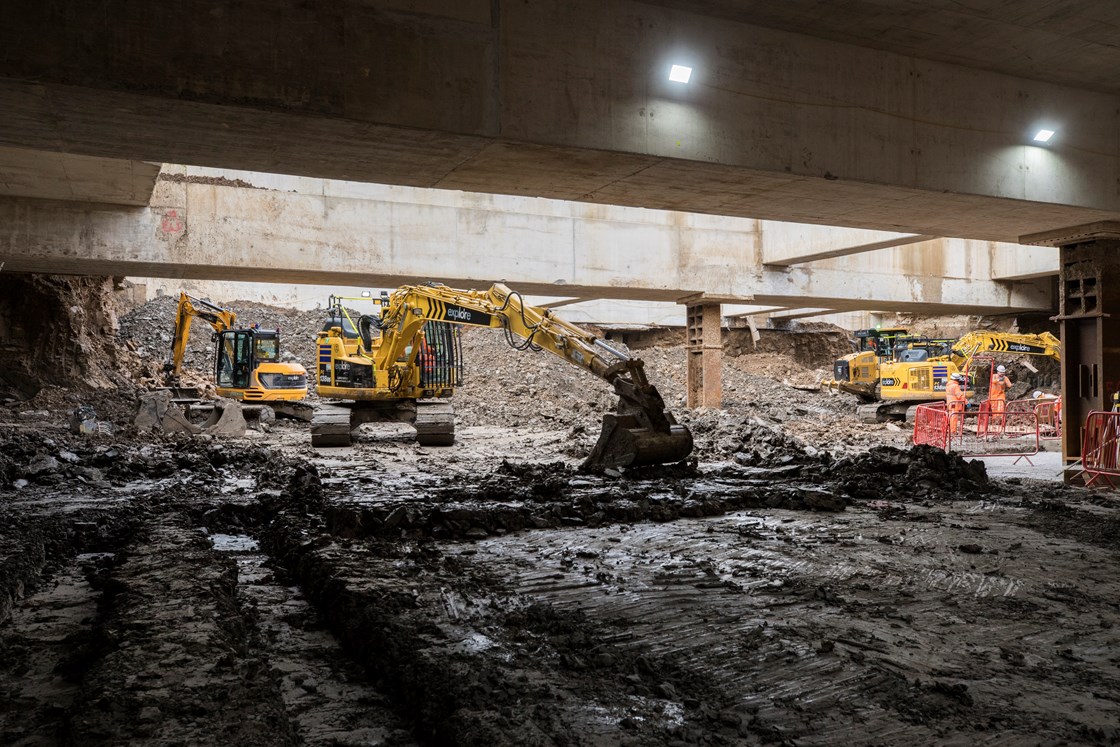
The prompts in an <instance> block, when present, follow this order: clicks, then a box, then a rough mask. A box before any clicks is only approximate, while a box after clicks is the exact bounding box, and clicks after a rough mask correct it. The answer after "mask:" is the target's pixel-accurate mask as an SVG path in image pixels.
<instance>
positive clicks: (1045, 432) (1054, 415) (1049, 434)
mask: <svg viewBox="0 0 1120 747" xmlns="http://www.w3.org/2000/svg"><path fill="white" fill-rule="evenodd" d="M1031 401H1036V400H1031ZM1034 411H1035V414H1036V415H1038V436H1039V438H1041V439H1042V440H1043V441H1058V440H1060V439H1061V438H1062V411H1061V410H1059V409H1058V401H1057V400H1055V399H1047V400H1043V401H1042V402H1039V403H1038V404H1036V405H1035V406H1034Z"/></svg>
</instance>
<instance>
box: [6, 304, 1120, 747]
mask: <svg viewBox="0 0 1120 747" xmlns="http://www.w3.org/2000/svg"><path fill="white" fill-rule="evenodd" d="M44 287H45V286H44ZM94 290H96V289H94ZM78 291H82V292H85V291H83V290H82V289H81V288H77V289H76V290H74V291H73V292H78ZM68 292H70V291H68ZM173 306H174V304H173V303H170V305H169V301H168V300H167V299H164V300H157V301H156V302H153V303H152V304H148V305H145V306H143V307H140V308H139V309H133V310H132V311H128V312H122V313H121V316H120V319H121V322H120V338H119V342H118V344H117V345H116V353H115V355H116V356H117V358H116V359H114V360H113V361H111V364H112V365H108V364H106V365H103V366H101V367H100V368H98V370H97V373H98V376H97V377H96V381H92V382H89V383H90V384H91V386H82V387H76V386H66V382H67V381H72V379H67V378H66V376H63V377H62V378H60V379H58V380H53V379H52V380H47V381H39V380H34V381H28V380H27V374H26V373H25V372H23V369H20V368H19V367H18V366H20V365H24V362H20V361H21V360H22V359H19V356H18V355H16V356H15V357H14V358H13V359H12V360H13V361H16V363H18V365H16V366H12V365H9V366H8V368H7V369H5V370H7V371H9V372H11V375H10V377H9V378H8V379H7V381H8V383H9V385H10V386H9V390H8V391H9V395H7V396H8V399H7V401H3V399H4V398H3V396H0V744H3V745H23V746H30V745H36V746H39V745H262V746H264V745H299V744H307V745H486V746H487V747H500V746H504V745H620V744H623V745H690V744H708V745H751V744H783V745H795V744H796V745H832V744H836V743H849V744H855V745H906V747H909V745H912V744H946V745H950V744H951V745H971V744H1008V745H1019V744H1046V745H1049V744H1115V743H1117V742H1118V741H1120V728H1118V727H1117V724H1118V723H1120V705H1118V704H1120V645H1118V642H1120V641H1118V638H1120V633H1118V632H1117V631H1118V628H1117V623H1118V622H1120V609H1118V602H1117V599H1118V598H1120V596H1118V591H1120V588H1118V587H1120V582H1118V581H1117V580H1116V578H1115V576H1116V574H1115V569H1116V567H1117V563H1118V561H1120V539H1118V538H1120V512H1118V510H1117V508H1116V504H1115V501H1114V499H1113V497H1112V494H1110V493H1098V492H1092V491H1087V490H1084V489H1078V488H1067V487H1064V486H1062V485H1061V484H1057V483H1053V482H1041V481H1033V480H1030V479H1016V480H1007V481H1000V480H995V479H990V478H989V477H988V475H987V474H986V473H985V471H984V468H983V466H982V465H979V464H973V463H969V462H966V461H963V460H961V459H959V458H956V457H949V456H946V455H945V454H942V453H939V452H935V451H930V450H925V449H918V450H910V449H908V448H906V444H907V440H908V433H907V432H906V431H905V430H904V429H902V428H900V427H898V426H893V425H886V424H884V425H877V426H863V425H861V424H859V423H858V422H857V421H856V418H855V417H854V412H853V408H854V404H855V403H854V401H853V400H852V399H851V398H849V397H846V396H839V397H837V396H829V395H827V394H823V393H821V392H819V391H815V390H813V387H812V384H813V383H814V382H815V379H816V378H817V377H819V376H820V375H821V374H823V372H824V371H826V370H827V366H828V363H829V361H830V360H831V358H832V357H834V356H835V355H837V354H838V353H841V352H843V351H844V346H845V345H846V344H847V343H846V342H844V340H843V336H842V335H837V333H836V331H835V330H827V329H821V330H812V329H811V330H810V334H796V333H790V332H785V331H768V332H767V333H766V334H765V335H764V336H763V339H762V340H761V341H760V344H759V345H758V346H755V345H754V344H753V343H751V342H749V341H748V339H747V338H744V337H741V336H735V335H729V338H728V340H727V342H728V344H727V346H726V348H725V349H726V352H727V355H726V356H725V358H724V362H723V380H724V388H725V404H726V409H724V410H713V411H695V412H689V411H686V410H684V409H683V397H684V388H683V387H684V356H683V351H682V350H681V346H680V344H679V341H677V342H675V341H674V338H673V336H672V333H657V334H653V335H640V334H639V335H634V334H632V333H628V334H624V335H618V336H616V337H615V338H614V339H615V341H616V344H619V345H627V346H630V347H631V348H633V349H635V350H637V351H638V352H639V353H640V355H641V356H642V357H643V358H644V359H645V360H646V361H647V365H648V367H649V371H650V378H651V380H653V381H654V382H655V383H656V384H657V385H658V386H659V387H660V388H661V391H662V393H663V394H664V395H665V398H666V401H667V402H668V403H669V405H670V407H671V409H673V411H674V412H675V413H676V414H677V416H678V417H679V418H680V419H681V420H682V421H683V422H686V423H688V424H689V426H690V427H691V428H692V430H693V432H694V434H695V437H696V443H697V449H696V451H695V453H694V454H693V456H692V458H691V459H690V460H689V461H688V462H685V463H682V464H678V465H670V466H665V467H659V468H646V469H642V470H636V471H629V472H624V473H622V474H585V473H582V472H580V471H579V469H578V465H579V463H580V461H581V460H582V458H583V456H585V455H586V453H587V451H588V450H589V448H590V446H591V444H592V442H593V441H594V439H595V437H596V435H597V432H598V419H599V416H600V415H601V414H602V412H603V411H604V410H605V409H608V408H609V407H610V406H611V404H613V403H612V402H611V400H610V397H609V396H608V395H607V392H606V391H605V390H604V389H603V388H601V387H597V386H596V382H595V381H594V380H593V379H591V380H590V383H589V379H588V378H587V377H586V375H585V374H583V373H582V372H580V371H576V370H574V369H568V368H564V367H562V366H557V365H556V363H555V362H553V361H552V360H550V359H548V358H547V357H546V356H544V355H543V354H536V355H535V356H532V355H530V356H528V357H526V355H525V354H517V353H515V352H514V351H511V350H510V349H509V348H508V346H506V345H505V343H504V342H503V341H502V338H501V336H500V335H498V334H488V333H485V332H481V331H477V332H473V333H470V334H469V335H468V336H467V337H466V338H465V339H464V349H465V354H466V356H467V364H468V381H467V385H466V386H465V387H464V388H463V389H462V390H460V391H459V392H458V393H457V394H456V402H457V408H458V424H457V433H458V443H457V444H456V445H455V446H453V447H444V448H438V447H421V446H419V445H417V444H416V443H415V440H414V437H413V434H412V431H411V429H409V428H408V427H405V426H384V425H382V426H363V427H362V431H361V434H360V438H359V439H358V440H357V442H356V443H355V445H354V446H353V447H348V448H339V449H323V450H314V449H312V448H311V447H310V443H309V441H310V439H309V435H308V432H307V430H306V426H305V425H301V424H297V423H293V422H288V421H277V422H276V423H275V424H274V425H273V426H272V427H271V429H270V430H269V431H267V432H257V431H250V432H249V434H248V435H247V437H246V438H244V439H236V440H214V439H209V438H207V437H196V438H193V439H192V438H189V437H186V436H178V437H172V436H166V435H153V434H137V433H135V432H134V430H133V429H132V428H131V426H130V422H131V417H132V412H133V408H134V407H135V403H136V398H137V390H136V388H135V385H136V384H137V383H139V382H142V381H145V380H146V378H151V377H153V376H155V375H156V373H157V372H158V370H159V367H160V365H161V363H162V359H163V357H164V355H165V350H164V348H165V347H166V345H167V344H169V342H170V335H169V332H170V317H168V315H167V312H168V310H169V309H172V308H173ZM238 311H239V313H240V314H241V316H242V319H243V321H245V322H246V323H252V322H256V321H259V322H261V323H262V324H264V325H265V326H270V325H275V324H277V323H279V324H281V325H282V329H283V330H285V332H284V334H285V336H286V339H287V340H288V345H289V348H290V350H291V351H292V357H294V358H296V359H297V360H298V359H301V356H308V355H310V353H309V352H308V348H307V340H308V336H309V335H311V334H312V333H313V331H314V329H315V326H316V324H317V322H316V319H317V317H316V315H314V314H298V313H296V312H292V313H287V312H280V311H278V310H272V311H269V309H268V307H259V306H252V305H245V306H244V307H242V308H239V309H238ZM270 315H271V316H270ZM111 317H112V314H106V315H105V316H104V318H102V317H101V316H98V317H97V323H98V324H102V323H108V321H106V320H111ZM15 318H16V317H15V316H11V318H10V319H9V322H10V321H11V319H15ZM5 319H8V317H5ZM5 323H8V322H5ZM202 326H204V325H202ZM196 330H197V331H196V334H195V336H194V337H193V338H192V344H191V346H190V348H189V350H188V365H189V366H192V367H196V368H198V369H199V370H200V371H201V372H202V373H199V375H198V381H204V380H205V375H204V372H205V370H206V366H207V365H208V364H207V360H208V354H209V345H208V341H207V338H208V332H207V330H205V329H202V330H198V325H196ZM740 334H741V333H740ZM165 336H166V337H167V339H166V340H164V339H163V338H164V337H165ZM10 339H13V340H14V339H16V338H14V337H13V338H10ZM63 352H64V353H65V354H66V356H70V358H69V359H71V360H74V361H78V362H83V363H84V359H83V358H82V357H81V356H77V355H76V354H72V351H70V350H69V349H66V350H64V351H63ZM16 353H18V351H16ZM28 365H30V364H28ZM80 370H81V367H80V366H79V367H78V368H77V369H75V370H73V371H70V372H69V373H68V374H67V376H76V375H79V372H80ZM114 377H115V378H116V379H117V381H116V382H115V383H118V384H120V385H121V386H120V388H113V387H112V384H113V383H114V382H113V379H114ZM0 394H2V393H0ZM82 405H86V406H89V407H92V408H93V409H94V410H95V411H96V417H97V420H98V421H99V422H101V423H102V424H103V425H104V427H103V428H100V429H99V432H97V433H93V434H90V435H74V434H72V433H71V431H70V429H69V428H68V420H69V416H70V413H71V412H72V411H73V410H74V409H75V408H77V407H79V406H82Z"/></svg>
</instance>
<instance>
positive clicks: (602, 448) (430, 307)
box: [375, 283, 692, 468]
mask: <svg viewBox="0 0 1120 747" xmlns="http://www.w3.org/2000/svg"><path fill="white" fill-rule="evenodd" d="M382 306H383V309H382V314H381V322H380V327H381V333H382V339H381V344H380V346H379V347H378V348H377V350H376V351H375V352H376V358H375V364H376V365H377V366H378V367H386V368H387V367H392V366H400V367H402V368H405V367H408V366H411V365H413V362H414V360H415V357H416V355H417V353H418V350H417V348H418V347H419V346H417V345H414V344H413V342H414V340H416V339H417V337H418V336H419V334H420V332H421V330H422V328H423V325H424V324H425V323H427V322H449V323H452V324H462V325H470V326H479V327H492V328H500V329H502V330H504V331H505V334H506V339H507V341H508V342H509V343H510V345H512V346H513V347H514V348H517V349H521V350H526V349H533V350H547V351H548V352H550V353H552V354H553V355H556V356H557V357H559V358H562V359H564V360H565V361H567V362H568V363H570V364H572V365H574V366H578V367H579V368H582V369H584V370H586V371H588V372H590V373H592V374H594V375H595V376H598V377H599V378H601V379H603V380H604V381H606V382H608V383H610V384H611V385H612V386H613V388H614V391H615V393H616V394H617V395H618V396H619V403H618V405H617V407H616V412H614V413H608V414H607V415H605V416H604V418H603V429H602V433H601V434H600V436H599V441H598V443H597V444H596V446H595V449H594V450H593V451H592V453H591V456H590V457H588V460H587V462H585V466H588V467H591V468H596V467H603V466H626V467H630V466H637V465H641V464H654V463H663V462H670V461H678V460H680V459H683V458H684V457H686V456H687V455H688V454H689V453H691V451H692V434H691V432H689V430H688V429H687V428H685V427H684V426H682V425H679V424H678V423H677V422H676V420H675V419H674V418H673V416H672V415H671V414H670V413H669V412H668V411H667V410H666V409H665V402H664V400H663V399H662V398H661V395H660V394H659V393H658V391H657V389H656V387H654V386H653V385H652V384H650V383H649V381H648V379H647V378H646V374H645V368H644V364H643V363H642V361H641V360H639V359H637V358H634V357H632V356H630V355H628V354H626V353H624V352H622V351H620V350H618V349H616V348H614V347H613V346H611V345H610V344H609V343H607V342H606V341H605V340H603V339H602V338H600V337H597V336H596V335H593V334H591V333H590V332H587V331H585V330H582V329H580V328H579V327H576V326H575V325H573V324H570V323H569V322H566V321H564V320H563V319H560V318H558V317H556V316H554V315H553V312H552V310H551V309H543V308H539V307H536V306H531V305H529V304H526V303H525V302H524V300H523V298H522V297H521V294H520V293H517V292H515V291H512V290H510V289H509V288H508V287H506V286H505V285H503V284H501V283H496V284H494V285H493V286H492V287H491V288H489V289H488V290H485V291H475V290H469V291H463V290H455V289H453V288H449V287H447V286H445V285H438V284H431V285H411V286H403V287H401V288H398V289H397V290H396V291H395V292H394V293H393V294H392V295H391V296H389V299H388V301H383V302H382ZM410 348H411V349H410Z"/></svg>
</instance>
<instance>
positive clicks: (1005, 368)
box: [996, 366, 1007, 373]
mask: <svg viewBox="0 0 1120 747" xmlns="http://www.w3.org/2000/svg"><path fill="white" fill-rule="evenodd" d="M1006 370H1007V366H996V373H1003V372H1005V371H1006Z"/></svg>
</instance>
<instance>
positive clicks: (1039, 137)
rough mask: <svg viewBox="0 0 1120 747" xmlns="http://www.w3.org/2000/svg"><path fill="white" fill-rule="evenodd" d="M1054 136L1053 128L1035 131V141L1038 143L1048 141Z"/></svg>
mask: <svg viewBox="0 0 1120 747" xmlns="http://www.w3.org/2000/svg"><path fill="white" fill-rule="evenodd" d="M1052 137H1054V131H1053V130H1039V131H1038V132H1037V133H1035V136H1034V141H1035V142H1036V143H1048V142H1050V138H1052Z"/></svg>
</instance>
